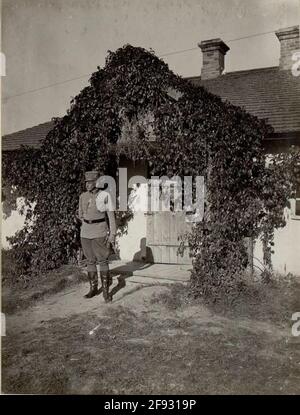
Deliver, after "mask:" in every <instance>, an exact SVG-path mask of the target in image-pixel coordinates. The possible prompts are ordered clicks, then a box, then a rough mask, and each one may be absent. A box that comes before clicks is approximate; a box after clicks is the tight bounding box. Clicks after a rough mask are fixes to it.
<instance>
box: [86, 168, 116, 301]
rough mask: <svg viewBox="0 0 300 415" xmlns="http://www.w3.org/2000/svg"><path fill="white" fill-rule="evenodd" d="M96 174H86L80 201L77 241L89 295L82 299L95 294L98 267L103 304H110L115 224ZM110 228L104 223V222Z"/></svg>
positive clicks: (109, 205)
mask: <svg viewBox="0 0 300 415" xmlns="http://www.w3.org/2000/svg"><path fill="white" fill-rule="evenodd" d="M98 178H99V173H98V171H96V170H93V171H88V172H86V173H85V185H86V190H87V191H86V192H84V193H82V194H81V195H80V198H79V219H80V220H81V229H80V239H81V246H82V250H83V253H84V255H85V257H86V259H87V269H88V278H89V283H90V291H89V292H88V293H87V294H86V295H85V298H92V297H94V296H95V295H97V294H98V275H97V267H96V264H97V263H98V264H100V276H101V283H102V289H103V297H104V300H105V302H106V303H107V302H109V301H112V296H111V294H110V293H109V286H110V284H111V282H112V281H111V277H110V274H109V267H108V256H109V253H110V244H114V242H115V235H116V221H115V213H114V210H113V205H112V200H111V196H110V194H109V193H108V192H107V191H105V190H104V189H103V188H102V189H98V188H97V187H96V182H97V179H98ZM106 217H107V218H108V222H109V225H108V223H107V219H106Z"/></svg>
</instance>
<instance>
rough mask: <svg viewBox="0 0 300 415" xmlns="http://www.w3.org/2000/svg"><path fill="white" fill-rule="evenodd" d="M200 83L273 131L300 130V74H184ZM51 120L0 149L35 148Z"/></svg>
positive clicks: (6, 140) (8, 139) (276, 71)
mask: <svg viewBox="0 0 300 415" xmlns="http://www.w3.org/2000/svg"><path fill="white" fill-rule="evenodd" d="M188 79H189V80H190V81H191V82H192V83H193V84H195V85H202V86H204V87H205V88H206V89H208V90H209V91H210V92H212V93H213V94H215V95H219V96H220V97H221V98H222V99H223V100H224V101H225V100H227V101H229V102H231V103H232V104H234V105H237V106H240V107H244V108H245V109H246V111H248V112H249V113H250V114H252V115H255V116H257V117H259V118H264V119H266V120H267V121H268V123H269V124H271V125H272V126H273V127H274V130H275V133H278V134H280V133H282V134H285V135H286V134H288V133H300V76H298V77H295V76H293V75H292V73H291V72H290V71H280V70H279V69H278V67H272V68H261V69H252V70H248V71H238V72H230V73H228V74H225V75H222V76H220V77H218V78H215V79H210V80H205V81H204V80H203V81H202V80H201V77H193V78H188ZM53 125H54V124H53V122H51V121H50V122H46V123H44V124H39V125H37V126H35V127H32V128H27V129H26V130H22V131H18V132H16V133H12V134H9V135H6V136H4V137H3V138H2V150H3V151H6V150H15V149H18V148H20V146H21V145H28V146H31V147H35V148H38V147H39V145H40V142H41V141H42V140H43V139H44V138H45V137H46V135H47V134H48V132H49V131H50V130H51V128H52V127H53Z"/></svg>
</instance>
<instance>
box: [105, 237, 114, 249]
mask: <svg viewBox="0 0 300 415" xmlns="http://www.w3.org/2000/svg"><path fill="white" fill-rule="evenodd" d="M115 241H116V236H115V235H108V236H107V238H106V246H107V247H108V248H109V246H110V244H111V245H113V246H114V244H115Z"/></svg>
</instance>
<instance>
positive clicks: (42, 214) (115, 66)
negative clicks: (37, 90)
mask: <svg viewBox="0 0 300 415" xmlns="http://www.w3.org/2000/svg"><path fill="white" fill-rule="evenodd" d="M270 132H271V128H270V127H269V126H268V125H267V124H266V123H265V122H264V121H262V120H259V119H257V118H256V117H253V116H251V115H249V114H248V113H246V112H245V111H244V110H243V109H241V108H238V107H234V106H233V105H231V104H229V103H224V102H222V101H221V99H220V98H219V97H216V96H214V95H212V94H210V93H208V92H207V91H206V90H205V89H204V88H202V87H196V86H193V85H191V84H190V83H189V82H188V81H187V80H184V79H182V78H180V77H179V76H177V75H175V74H174V73H172V72H171V71H170V70H169V68H168V66H167V65H166V63H164V62H163V61H162V60H160V59H159V58H157V57H156V56H155V55H154V54H153V53H152V52H148V51H146V50H144V49H142V48H136V47H132V46H130V45H126V46H124V47H123V48H120V49H118V50H117V51H116V52H114V53H112V52H110V53H109V54H108V57H107V60H106V65H105V67H104V68H103V69H101V68H98V70H97V71H96V72H94V73H93V74H92V75H91V78H90V85H89V86H88V87H86V88H84V89H83V90H82V91H81V92H80V94H78V95H77V96H76V97H75V98H74V99H73V100H72V102H71V106H70V109H69V110H68V112H67V114H66V115H65V116H64V117H63V118H61V119H59V120H56V123H55V126H54V128H53V130H52V131H50V133H49V134H48V136H47V137H46V139H45V140H44V142H43V144H42V147H41V149H40V150H39V151H37V153H36V155H35V157H32V153H30V152H28V151H26V150H24V151H22V152H19V154H18V156H16V157H15V158H13V159H10V160H9V159H8V158H6V157H4V160H3V161H4V162H3V166H4V167H3V174H4V176H5V181H6V182H7V183H8V184H11V185H14V186H16V188H17V189H18V191H19V192H20V194H22V195H24V197H25V198H26V200H27V202H28V206H29V210H28V214H27V223H26V226H25V228H24V229H23V230H22V231H21V232H20V233H18V234H17V235H16V237H15V238H14V239H13V240H12V243H13V246H14V247H15V250H16V252H18V254H17V255H18V261H19V263H20V265H21V266H22V267H23V269H24V272H29V270H31V272H33V271H32V270H39V271H41V270H44V269H49V268H55V267H57V266H59V265H60V264H62V263H64V262H65V261H66V260H68V258H70V257H72V256H74V254H75V252H76V250H77V247H78V226H77V224H76V215H75V214H76V209H77V201H78V197H79V194H80V192H81V191H82V189H83V184H84V183H83V180H84V171H85V170H88V169H91V168H101V169H104V170H106V172H107V173H109V170H114V169H115V166H116V165H117V161H118V156H119V155H120V154H125V155H126V156H127V157H129V158H130V159H132V160H147V162H148V164H149V167H150V172H149V173H150V174H151V175H159V176H162V175H168V176H169V177H171V176H173V175H179V176H181V177H182V176H184V175H191V176H196V175H201V176H204V177H205V183H206V187H207V193H206V205H205V216H204V221H203V222H202V223H201V224H198V225H196V226H195V227H194V228H193V231H192V232H191V234H190V235H189V237H188V242H189V246H190V250H191V252H192V254H193V258H194V260H193V272H192V279H191V282H192V284H191V289H192V291H193V292H195V293H197V294H213V295H216V294H219V293H220V292H221V290H222V288H223V287H225V289H226V290H227V289H230V287H232V286H234V285H236V281H237V279H238V278H239V277H240V275H241V274H242V272H243V269H244V268H245V267H246V266H247V253H246V250H245V247H244V245H243V238H244V237H245V236H253V237H257V236H258V235H262V238H263V245H264V262H265V263H267V264H269V265H270V255H271V250H272V243H273V233H274V228H277V227H280V226H283V225H284V224H285V222H284V219H283V217H282V211H283V208H284V207H285V206H286V205H287V203H288V199H289V197H291V195H292V192H293V189H294V188H295V184H294V183H293V180H294V179H293V178H294V177H295V172H296V170H297V169H298V170H299V154H298V153H297V152H293V153H291V154H288V155H283V156H279V157H278V158H275V159H274V160H273V161H272V162H271V163H270V164H269V166H268V167H266V160H265V154H264V150H263V141H264V138H265V137H266V136H267V135H269V133H270ZM153 137H155V141H154V142H153ZM153 144H155V145H153ZM112 146H116V159H114V160H112V157H111V154H112V153H111V148H112ZM298 170H297V171H298ZM33 201H36V206H35V208H34V210H33V209H32V210H30V208H32V202H33ZM33 217H34V219H35V220H34V223H35V225H34V226H33V227H32V226H31V223H32V219H33ZM121 219H122V220H123V223H124V226H125V222H126V219H128V217H126V215H125V217H123V218H121Z"/></svg>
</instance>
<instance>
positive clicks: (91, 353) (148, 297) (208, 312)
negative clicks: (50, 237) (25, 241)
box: [2, 280, 300, 394]
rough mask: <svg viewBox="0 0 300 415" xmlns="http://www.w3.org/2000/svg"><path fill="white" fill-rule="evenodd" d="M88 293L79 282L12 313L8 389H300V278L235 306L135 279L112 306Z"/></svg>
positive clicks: (6, 349) (5, 367)
mask: <svg viewBox="0 0 300 415" xmlns="http://www.w3.org/2000/svg"><path fill="white" fill-rule="evenodd" d="M116 284H117V280H116V281H115V283H114V286H115V285H116ZM86 289H87V285H86V284H83V283H79V284H78V283H77V284H76V285H71V286H70V287H67V288H65V289H63V291H60V292H57V293H54V294H51V292H50V293H49V294H48V295H47V296H42V297H41V299H40V300H36V301H35V302H34V304H33V305H31V306H30V307H29V306H28V303H26V308H24V307H21V309H20V310H19V311H17V312H16V311H15V310H13V311H14V312H13V313H12V314H10V315H7V322H6V323H7V335H6V337H4V338H3V340H2V391H3V392H4V393H41V394H54V393H56V394H130V393H132V394H299V392H300V337H293V336H292V335H291V324H292V322H291V315H292V313H294V312H296V311H300V301H299V299H300V295H299V294H300V285H299V282H295V281H294V282H291V281H283V282H281V283H280V284H277V285H274V286H270V287H268V288H267V289H263V288H262V289H261V292H262V295H261V296H259V298H257V297H255V296H254V297H252V298H250V299H249V298H240V300H239V301H237V302H236V303H234V304H232V305H231V307H230V308H228V307H227V306H222V305H219V306H215V305H214V306H211V305H210V306H208V305H205V304H204V303H203V302H201V301H198V302H195V301H190V300H188V299H187V297H186V287H184V286H183V285H181V284H175V285H152V286H147V285H143V284H134V283H130V282H127V284H126V287H124V288H123V289H121V290H119V291H118V292H117V293H116V294H115V296H114V301H113V303H112V304H105V303H104V302H103V299H102V297H101V296H97V297H94V298H93V299H90V300H86V299H83V297H82V296H83V294H84V293H85V292H86ZM14 295H16V294H14ZM14 298H16V297H14ZM6 303H7V302H6Z"/></svg>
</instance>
